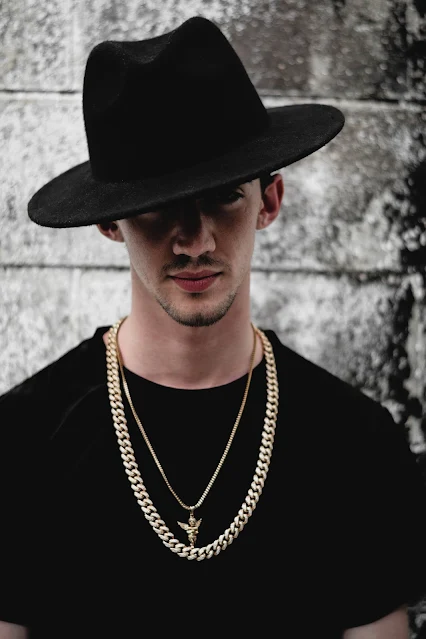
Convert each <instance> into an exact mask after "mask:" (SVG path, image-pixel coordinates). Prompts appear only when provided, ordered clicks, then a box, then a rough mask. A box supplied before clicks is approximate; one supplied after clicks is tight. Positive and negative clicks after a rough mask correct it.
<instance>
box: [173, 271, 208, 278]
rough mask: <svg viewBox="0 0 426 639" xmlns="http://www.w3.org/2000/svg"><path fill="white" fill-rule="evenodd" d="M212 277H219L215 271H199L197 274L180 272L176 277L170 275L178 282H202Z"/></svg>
mask: <svg viewBox="0 0 426 639" xmlns="http://www.w3.org/2000/svg"><path fill="white" fill-rule="evenodd" d="M214 275H219V272H216V271H199V272H198V273H191V272H190V271H181V272H180V273H178V274H177V275H171V276H170V277H173V278H175V279H179V280H202V279H205V278H206V277H213V276H214Z"/></svg>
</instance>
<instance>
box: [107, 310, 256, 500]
mask: <svg viewBox="0 0 426 639" xmlns="http://www.w3.org/2000/svg"><path fill="white" fill-rule="evenodd" d="M125 319H126V317H123V318H122V319H121V320H120V321H119V322H118V328H117V331H116V333H115V347H116V352H117V359H118V363H119V366H120V371H121V376H122V379H123V386H124V391H125V393H126V397H127V400H128V402H129V404H130V408H131V409H132V413H133V417H134V418H135V420H136V423H137V425H138V426H139V430H140V431H141V433H142V435H143V438H144V440H145V442H146V445H147V446H148V449H149V451H150V453H151V455H152V457H153V459H154V461H155V463H156V465H157V468H158V470H159V471H160V473H161V475H162V477H163V479H164V481H165V483H166V485H167V487H168V489H169V490H170V492H171V493H172V495H173V496H174V497H175V499H176V500H177V501H178V502H179V504H180V505H181V506H182V508H185V509H186V510H190V511H191V512H193V511H194V510H196V509H197V508H199V507H200V506H201V504H202V503H203V501H204V500H205V498H206V497H207V495H208V493H209V491H210V488H211V487H212V486H213V483H214V481H215V479H216V477H217V476H218V474H219V471H220V469H221V468H222V466H223V463H224V461H225V459H226V456H227V454H228V451H229V449H230V448H231V444H232V440H233V439H234V435H235V433H236V432H237V428H238V425H239V423H240V419H241V415H242V414H243V411H244V407H245V405H246V400H247V395H248V392H249V388H250V382H251V378H252V373H253V364H254V356H255V353H256V329H255V327H254V325H253V323H251V327H252V329H253V337H254V344H253V350H252V354H251V358H250V370H249V375H248V379H247V383H246V388H245V391H244V396H243V401H242V403H241V406H240V410H239V412H238V416H237V419H236V420H235V424H234V426H233V428H232V431H231V434H230V436H229V440H228V443H227V444H226V447H225V450H224V452H223V455H222V457H221V459H220V461H219V463H218V465H217V468H216V470H215V471H214V473H213V475H212V477H211V479H210V481H209V483H208V484H207V487H206V489H205V490H204V492H203V494H202V495H201V497H200V499H199V500H198V501H197V503H196V504H194V506H188V505H187V504H185V503H184V502H183V501H182V499H181V498H180V497H179V496H178V495H177V494H176V492H175V490H173V488H172V486H171V484H170V482H169V480H168V479H167V476H166V473H165V472H164V469H163V467H162V465H161V464H160V461H159V459H158V457H157V455H156V454H155V451H154V449H153V447H152V444H151V442H150V441H149V438H148V435H147V434H146V432H145V429H144V427H143V426H142V423H141V421H140V419H139V417H138V415H137V413H136V411H135V408H134V406H133V402H132V399H131V397H130V392H129V388H128V386H127V382H126V377H125V375H124V370H123V362H122V358H121V354H120V349H119V347H118V330H119V328H120V326H121V324H122V322H123V321H124V320H125Z"/></svg>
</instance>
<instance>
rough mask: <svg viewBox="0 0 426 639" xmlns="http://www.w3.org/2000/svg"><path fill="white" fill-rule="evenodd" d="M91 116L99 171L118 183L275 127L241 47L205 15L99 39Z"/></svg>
mask: <svg viewBox="0 0 426 639" xmlns="http://www.w3.org/2000/svg"><path fill="white" fill-rule="evenodd" d="M83 115H84V123H85V128H86V137H87V144H88V149H89V156H90V164H91V170H92V174H93V176H94V178H95V179H97V180H101V181H110V182H115V181H127V180H134V179H143V178H144V177H152V176H155V175H162V174H164V173H168V172H173V171H174V170H176V169H177V168H182V167H186V166H191V165H193V164H198V163H200V162H202V161H203V160H208V159H211V158H212V157H219V156H220V155H221V154H224V153H226V152H227V151H229V150H230V149H232V148H235V147H237V146H238V145H239V144H242V143H244V142H246V141H248V140H249V139H250V138H251V137H253V136H256V135H258V134H259V133H260V132H261V131H263V130H265V129H267V128H268V125H269V116H268V113H267V111H266V109H265V107H264V106H263V104H262V101H261V99H260V97H259V95H258V93H257V91H256V89H255V87H254V86H253V84H252V82H251V80H250V78H249V76H248V74H247V72H246V70H245V69H244V66H243V64H242V62H241V60H240V58H239V57H238V55H237V53H236V52H235V50H234V49H233V48H232V46H231V45H230V43H229V42H228V40H227V39H226V38H225V36H224V35H223V34H222V32H221V31H220V29H219V28H218V27H216V25H214V24H213V23H212V22H211V21H209V20H207V19H206V18H201V17H194V18H190V19H189V20H187V21H186V22H184V23H183V24H182V25H180V26H179V27H178V28H176V29H174V30H173V31H170V32H168V33H166V34H164V35H161V36H157V37H155V38H150V39H148V40H141V41H125V42H120V41H108V40H107V41H105V42H101V43H100V44H98V45H96V46H95V47H94V48H93V49H92V51H91V53H90V55H89V57H88V60H87V64H86V71H85V76H84V85H83Z"/></svg>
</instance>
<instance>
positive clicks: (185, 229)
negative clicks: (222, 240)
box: [175, 201, 215, 256]
mask: <svg viewBox="0 0 426 639" xmlns="http://www.w3.org/2000/svg"><path fill="white" fill-rule="evenodd" d="M175 247H176V248H175V252H177V253H187V254H188V255H192V256H196V255H198V254H201V253H206V252H207V251H213V250H214V248H215V240H214V236H213V228H212V221H211V218H210V217H209V216H207V215H206V214H205V213H204V212H203V210H202V208H201V206H200V205H199V204H198V203H197V202H194V201H191V202H190V203H187V204H186V205H183V206H182V207H180V210H179V211H178V214H177V224H176V241H175Z"/></svg>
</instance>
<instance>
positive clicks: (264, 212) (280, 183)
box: [256, 173, 284, 229]
mask: <svg viewBox="0 0 426 639" xmlns="http://www.w3.org/2000/svg"><path fill="white" fill-rule="evenodd" d="M273 177H274V179H273V181H272V182H271V183H270V184H268V186H267V187H266V189H265V191H264V193H263V196H262V206H261V209H260V211H259V213H258V216H257V224H256V229H264V228H266V227H267V226H269V225H270V224H271V223H272V222H273V221H274V220H275V218H276V217H277V215H278V213H279V212H280V207H281V202H282V200H283V197H284V180H283V177H282V175H281V173H276V174H275V175H274V176H273Z"/></svg>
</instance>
